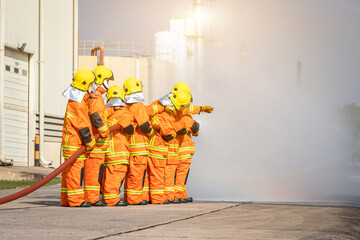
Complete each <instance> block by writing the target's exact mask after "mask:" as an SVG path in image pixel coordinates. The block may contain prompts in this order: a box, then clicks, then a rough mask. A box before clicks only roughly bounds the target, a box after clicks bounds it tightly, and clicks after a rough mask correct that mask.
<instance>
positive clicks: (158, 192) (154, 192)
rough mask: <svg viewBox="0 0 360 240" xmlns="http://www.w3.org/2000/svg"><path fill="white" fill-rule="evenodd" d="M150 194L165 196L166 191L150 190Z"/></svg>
mask: <svg viewBox="0 0 360 240" xmlns="http://www.w3.org/2000/svg"><path fill="white" fill-rule="evenodd" d="M150 193H151V194H164V189H160V190H151V189H150Z"/></svg>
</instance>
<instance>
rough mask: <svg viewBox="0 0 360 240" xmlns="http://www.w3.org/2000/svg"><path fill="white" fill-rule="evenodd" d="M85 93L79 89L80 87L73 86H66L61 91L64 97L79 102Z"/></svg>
mask: <svg viewBox="0 0 360 240" xmlns="http://www.w3.org/2000/svg"><path fill="white" fill-rule="evenodd" d="M85 94H86V92H85V91H81V90H80V89H77V88H75V87H73V86H70V87H68V88H67V89H65V91H64V92H63V96H64V97H66V98H67V99H70V100H73V101H75V102H79V103H80V102H81V101H82V100H83V98H84V96H85Z"/></svg>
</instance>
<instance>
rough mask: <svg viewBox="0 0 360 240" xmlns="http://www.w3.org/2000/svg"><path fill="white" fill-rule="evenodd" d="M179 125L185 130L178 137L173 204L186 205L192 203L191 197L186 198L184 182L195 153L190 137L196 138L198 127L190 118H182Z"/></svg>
mask: <svg viewBox="0 0 360 240" xmlns="http://www.w3.org/2000/svg"><path fill="white" fill-rule="evenodd" d="M180 124H181V125H182V129H185V131H184V130H183V133H185V134H179V135H178V140H179V142H180V147H179V164H178V165H177V168H176V179H175V188H174V190H175V194H174V198H175V200H174V203H180V202H183V203H187V202H192V201H193V199H192V197H188V195H187V191H186V182H187V178H188V176H189V171H190V164H191V159H192V156H193V155H194V153H195V144H194V142H193V141H192V139H191V136H198V134H199V127H200V125H199V123H197V122H196V121H195V120H193V119H192V117H191V116H182V118H181V120H180Z"/></svg>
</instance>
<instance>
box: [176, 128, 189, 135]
mask: <svg viewBox="0 0 360 240" xmlns="http://www.w3.org/2000/svg"><path fill="white" fill-rule="evenodd" d="M186 133H187V131H186V129H185V128H182V129H180V130H179V131H177V132H176V134H177V135H185V134H186Z"/></svg>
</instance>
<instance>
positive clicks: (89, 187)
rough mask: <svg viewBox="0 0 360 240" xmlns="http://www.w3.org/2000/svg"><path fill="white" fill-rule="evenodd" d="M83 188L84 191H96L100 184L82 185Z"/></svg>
mask: <svg viewBox="0 0 360 240" xmlns="http://www.w3.org/2000/svg"><path fill="white" fill-rule="evenodd" d="M84 190H86V191H89V190H93V191H98V190H100V186H84Z"/></svg>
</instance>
